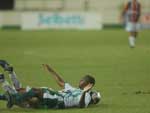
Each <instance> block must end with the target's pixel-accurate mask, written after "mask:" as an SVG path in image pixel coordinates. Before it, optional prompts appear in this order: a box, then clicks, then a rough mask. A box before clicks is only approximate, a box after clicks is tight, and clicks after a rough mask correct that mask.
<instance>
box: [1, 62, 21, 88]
mask: <svg viewBox="0 0 150 113" xmlns="http://www.w3.org/2000/svg"><path fill="white" fill-rule="evenodd" d="M0 65H1V67H2V68H3V69H4V70H5V71H7V72H8V73H9V77H10V79H11V81H12V83H13V85H14V87H15V89H19V88H21V84H20V82H19V80H18V79H17V75H16V73H15V71H14V69H13V67H12V66H10V65H9V63H8V62H6V61H5V60H0Z"/></svg>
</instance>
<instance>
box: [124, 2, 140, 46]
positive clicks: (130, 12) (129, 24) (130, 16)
mask: <svg viewBox="0 0 150 113" xmlns="http://www.w3.org/2000/svg"><path fill="white" fill-rule="evenodd" d="M140 15H141V4H140V3H139V1H138V0H130V1H129V2H128V3H127V4H126V5H125V6H124V8H123V11H122V17H123V21H124V22H125V26H126V31H128V32H129V33H130V35H129V45H130V47H131V48H133V47H135V40H136V37H137V35H138V30H139V27H140V26H139V23H138V21H139V18H140Z"/></svg>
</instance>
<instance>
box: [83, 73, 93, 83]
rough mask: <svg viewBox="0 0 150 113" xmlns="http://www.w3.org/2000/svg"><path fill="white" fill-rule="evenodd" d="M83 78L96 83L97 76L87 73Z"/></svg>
mask: <svg viewBox="0 0 150 113" xmlns="http://www.w3.org/2000/svg"><path fill="white" fill-rule="evenodd" d="M83 79H84V80H85V81H86V82H88V83H91V84H93V85H95V78H94V77H92V76H91V75H85V76H84V77H83Z"/></svg>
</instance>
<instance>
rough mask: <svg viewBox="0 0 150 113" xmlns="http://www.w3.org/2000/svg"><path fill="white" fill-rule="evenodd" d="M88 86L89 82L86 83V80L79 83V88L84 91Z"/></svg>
mask: <svg viewBox="0 0 150 113" xmlns="http://www.w3.org/2000/svg"><path fill="white" fill-rule="evenodd" d="M87 85H88V82H87V81H85V80H84V79H81V80H80V82H79V88H81V89H84V87H85V86H87Z"/></svg>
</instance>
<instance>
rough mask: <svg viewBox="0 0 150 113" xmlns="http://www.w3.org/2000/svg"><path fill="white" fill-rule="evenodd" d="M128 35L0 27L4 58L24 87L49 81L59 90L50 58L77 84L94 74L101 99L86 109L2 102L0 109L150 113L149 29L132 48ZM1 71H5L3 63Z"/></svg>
mask: <svg viewBox="0 0 150 113" xmlns="http://www.w3.org/2000/svg"><path fill="white" fill-rule="evenodd" d="M127 37H128V34H127V33H126V32H125V31H124V30H121V29H117V30H115V29H110V30H102V31H54V30H52V31H19V30H0V59H6V60H7V61H9V62H10V63H11V64H13V66H14V67H15V71H16V73H17V74H18V78H19V79H20V81H21V82H22V84H23V86H24V87H25V86H26V85H29V86H33V87H40V86H48V87H51V88H54V89H56V90H59V89H60V88H59V87H58V86H57V84H56V83H55V81H54V79H53V78H52V77H51V75H49V74H48V73H47V72H45V71H44V69H43V68H42V66H41V64H43V63H48V64H50V65H51V66H52V67H53V68H54V69H55V70H57V71H58V72H59V73H60V74H61V75H62V76H63V78H64V79H65V80H66V81H67V82H69V83H71V84H72V85H74V86H77V85H78V81H79V80H80V78H81V77H82V76H84V75H85V74H88V73H90V74H93V75H94V76H95V78H96V85H95V88H94V89H96V90H98V91H101V95H102V101H101V103H100V104H98V105H96V106H90V107H88V108H86V109H78V108H73V109H66V110H35V109H22V108H18V107H13V108H12V109H11V110H10V109H7V108H6V107H5V104H6V103H5V102H2V101H1V102H0V113H10V112H11V113H27V112H28V113H33V112H35V113H47V112H52V113H150V108H149V106H150V31H149V30H147V31H141V32H140V34H139V38H138V40H137V44H136V47H135V48H132V49H131V48H129V46H128V38H127ZM0 71H1V72H3V70H2V68H0ZM4 73H5V74H7V73H6V72H4ZM6 78H7V79H8V76H6ZM0 92H3V91H2V90H0Z"/></svg>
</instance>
